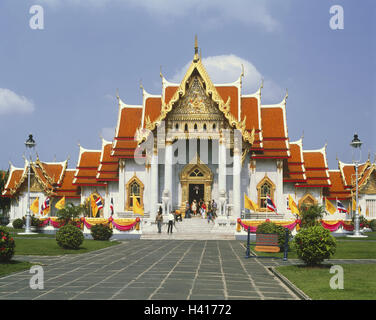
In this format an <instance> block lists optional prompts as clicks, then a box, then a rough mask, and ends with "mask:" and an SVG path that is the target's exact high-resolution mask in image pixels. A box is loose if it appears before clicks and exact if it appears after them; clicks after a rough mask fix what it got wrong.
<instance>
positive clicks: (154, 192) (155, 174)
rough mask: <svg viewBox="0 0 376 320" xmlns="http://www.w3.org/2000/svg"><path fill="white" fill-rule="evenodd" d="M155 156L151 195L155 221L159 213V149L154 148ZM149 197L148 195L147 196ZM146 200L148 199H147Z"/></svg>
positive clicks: (151, 211) (151, 210) (151, 209)
mask: <svg viewBox="0 0 376 320" xmlns="http://www.w3.org/2000/svg"><path fill="white" fill-rule="evenodd" d="M153 149H154V150H153V155H152V157H151V164H150V165H151V168H150V170H151V172H150V175H151V179H150V180H151V181H150V182H151V183H150V184H151V194H150V218H151V219H153V220H155V216H156V214H157V211H158V207H157V205H158V149H157V148H153ZM146 196H147V195H146ZM145 199H146V198H145ZM144 202H145V201H144Z"/></svg>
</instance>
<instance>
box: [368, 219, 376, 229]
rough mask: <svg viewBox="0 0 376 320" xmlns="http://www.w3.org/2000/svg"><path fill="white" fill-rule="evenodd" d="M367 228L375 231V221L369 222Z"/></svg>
mask: <svg viewBox="0 0 376 320" xmlns="http://www.w3.org/2000/svg"><path fill="white" fill-rule="evenodd" d="M369 227H370V228H371V229H372V231H376V219H375V220H371V221H370V223H369Z"/></svg>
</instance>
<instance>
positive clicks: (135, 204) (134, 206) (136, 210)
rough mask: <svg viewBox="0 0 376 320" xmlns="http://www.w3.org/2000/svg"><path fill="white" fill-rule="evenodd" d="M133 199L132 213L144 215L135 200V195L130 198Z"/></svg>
mask: <svg viewBox="0 0 376 320" xmlns="http://www.w3.org/2000/svg"><path fill="white" fill-rule="evenodd" d="M132 198H133V213H135V214H141V215H144V209H142V207H141V206H140V204H139V202H138V200H137V198H136V196H135V195H133V196H132Z"/></svg>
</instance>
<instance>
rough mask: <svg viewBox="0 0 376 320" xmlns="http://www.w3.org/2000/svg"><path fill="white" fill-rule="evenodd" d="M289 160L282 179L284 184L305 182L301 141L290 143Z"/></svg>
mask: <svg viewBox="0 0 376 320" xmlns="http://www.w3.org/2000/svg"><path fill="white" fill-rule="evenodd" d="M289 145H290V152H291V155H290V158H289V159H288V160H287V170H286V173H285V174H286V175H285V177H284V178H283V181H284V182H306V181H307V177H306V175H305V167H304V158H303V150H302V141H301V140H299V141H297V142H291V143H290V144H289Z"/></svg>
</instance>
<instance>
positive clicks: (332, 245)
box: [294, 226, 337, 266]
mask: <svg viewBox="0 0 376 320" xmlns="http://www.w3.org/2000/svg"><path fill="white" fill-rule="evenodd" d="M294 241H295V247H296V253H297V255H298V258H299V259H301V260H303V262H304V263H305V264H306V265H309V266H313V265H319V264H321V262H323V261H324V259H329V258H330V256H331V255H333V254H334V253H335V252H336V247H337V243H336V240H335V239H334V237H333V236H332V235H331V233H330V231H329V230H327V229H325V228H324V227H322V226H313V227H308V228H305V229H301V230H300V231H299V233H298V234H297V235H296V236H295V238H294Z"/></svg>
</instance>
